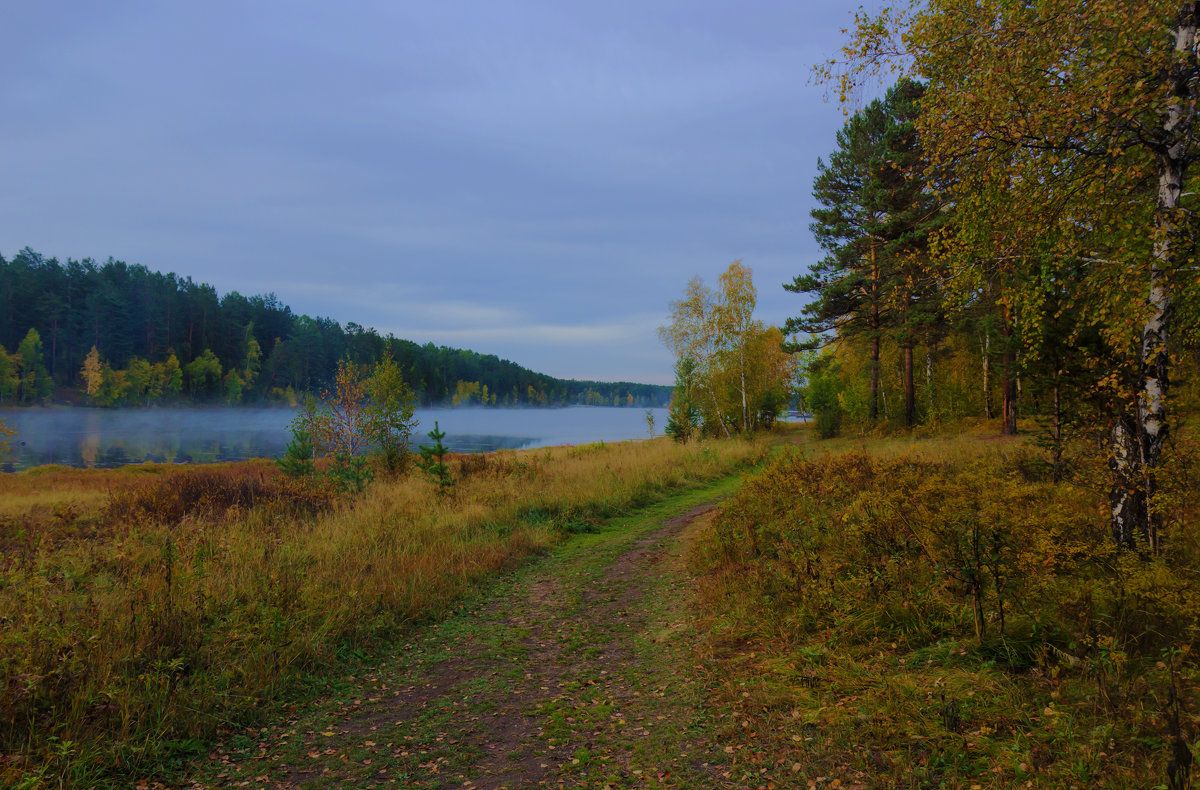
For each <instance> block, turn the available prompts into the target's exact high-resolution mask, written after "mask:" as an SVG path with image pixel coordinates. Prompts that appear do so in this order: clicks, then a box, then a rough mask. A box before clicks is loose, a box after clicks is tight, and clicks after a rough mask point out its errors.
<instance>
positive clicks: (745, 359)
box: [658, 260, 794, 437]
mask: <svg viewBox="0 0 1200 790" xmlns="http://www.w3.org/2000/svg"><path fill="white" fill-rule="evenodd" d="M757 300H758V292H757V290H756V289H755V287H754V280H753V273H752V272H751V270H750V267H749V266H746V265H745V264H743V263H742V262H741V261H740V260H736V261H734V262H733V263H731V264H730V265H729V268H728V269H726V270H725V272H724V273H722V274H721V277H720V281H719V287H718V290H716V291H713V290H712V289H710V288H709V287H708V286H706V285H705V284H704V281H703V280H701V279H700V278H699V277H694V278H692V280H691V281H690V282H689V283H688V285H687V288H686V290H685V292H684V296H683V298H682V299H680V300H678V301H676V302H672V303H671V323H670V324H668V325H666V326H662V327H659V330H658V332H659V337H660V338H661V339H662V341H663V342H664V343H665V344H666V345H667V347H668V348H670V349H671V350H672V351H673V352H674V353H675V357H676V360H677V369H678V370H685V369H686V371H687V375H686V378H685V380H684V382H683V384H682V385H679V384H677V391H676V397H677V398H681V399H686V400H687V401H689V402H690V403H693V404H694V405H695V406H696V407H697V408H698V409H699V412H700V414H701V416H702V417H703V420H704V423H705V427H706V428H707V429H709V430H710V431H712V432H717V431H718V430H719V431H720V433H722V434H724V435H725V436H726V437H729V436H731V435H732V433H733V431H734V430H738V431H749V430H753V429H754V428H756V427H759V426H760V425H763V424H768V423H770V422H771V421H773V419H774V411H777V410H778V409H780V408H782V407H783V406H784V405H785V404H786V401H787V393H788V391H789V389H790V385H791V381H792V377H793V369H794V365H792V363H791V360H790V357H788V356H787V355H786V354H784V353H783V350H782V342H783V335H782V334H781V333H780V332H779V330H778V329H774V328H768V327H766V326H765V325H764V324H763V323H762V322H761V321H756V320H755V319H754V307H755V305H756V303H757ZM680 386H682V387H683V391H680V390H679V387H680ZM778 393H783V394H782V395H779V394H778ZM681 403H682V401H681Z"/></svg>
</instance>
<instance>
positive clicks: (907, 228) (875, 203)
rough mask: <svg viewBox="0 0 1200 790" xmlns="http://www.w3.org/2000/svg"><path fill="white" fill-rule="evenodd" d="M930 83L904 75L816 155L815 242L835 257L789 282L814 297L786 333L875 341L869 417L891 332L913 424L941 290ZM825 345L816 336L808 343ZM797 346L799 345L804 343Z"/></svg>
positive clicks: (875, 409) (873, 415)
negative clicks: (926, 122) (924, 131)
mask: <svg viewBox="0 0 1200 790" xmlns="http://www.w3.org/2000/svg"><path fill="white" fill-rule="evenodd" d="M922 91H923V87H922V86H921V84H920V83H918V82H915V81H912V80H902V81H900V82H899V83H897V84H896V85H895V86H893V87H892V89H891V90H889V91H888V93H887V96H886V97H885V98H884V99H882V100H878V99H877V100H875V101H873V102H871V104H869V105H867V107H865V108H864V109H863V110H862V111H861V112H859V113H857V114H855V115H854V116H853V117H851V118H850V120H849V121H847V122H846V125H845V126H844V127H843V128H842V130H841V131H839V132H838V134H837V143H838V148H837V150H836V151H834V152H833V153H832V154H831V155H830V157H829V162H828V164H826V163H824V162H821V161H818V163H817V168H818V174H817V177H816V179H815V180H814V182H813V196H814V197H815V198H816V199H817V201H818V202H819V203H820V204H821V207H819V208H815V209H813V210H812V217H813V223H812V224H811V225H810V226H809V227H810V228H811V229H812V232H813V235H814V237H816V239H817V242H818V243H819V244H820V245H821V246H822V247H823V248H824V249H826V250H827V251H828V252H829V254H828V255H827V256H826V257H825V258H824V259H823V260H821V261H820V262H819V263H818V264H817V265H816V266H814V267H813V268H812V270H811V271H810V272H809V273H807V274H801V275H799V276H797V277H796V278H795V279H794V280H793V281H792V282H791V283H787V284H785V285H784V286H783V287H784V288H785V289H787V290H789V291H793V292H795V293H808V294H813V295H814V296H815V297H816V298H815V299H814V300H813V302H812V303H810V304H809V305H808V306H806V307H805V308H804V310H803V315H802V316H801V317H797V318H792V319H790V320H789V321H788V322H787V324H786V325H785V327H784V332H785V333H786V334H793V333H798V332H803V333H807V334H810V335H814V336H816V335H821V334H823V333H827V332H830V331H836V332H837V336H838V337H840V338H862V339H864V340H865V341H867V342H868V343H870V348H871V366H870V372H869V376H870V388H869V396H868V410H869V418H870V419H871V420H872V421H874V420H876V419H878V417H879V378H880V363H879V354H880V345H881V342H882V340H883V339H884V338H885V337H887V336H889V335H890V336H892V337H894V338H895V339H896V341H897V343H898V344H899V345H900V347H901V348H902V349H904V385H905V422H906V423H907V424H909V425H912V424H913V423H914V422H915V419H916V417H915V415H916V410H915V409H916V405H915V393H914V385H913V348H914V346H915V345H916V344H917V343H918V342H919V341H920V340H921V339H923V335H924V333H925V332H926V331H927V329H928V327H930V326H931V325H933V324H934V323H935V319H936V317H937V315H938V313H939V311H940V306H939V302H938V298H937V294H938V291H937V289H936V288H935V287H934V286H933V283H931V281H930V280H929V277H928V275H927V272H926V270H925V267H924V265H923V261H922V260H921V258H922V253H923V251H924V247H925V245H926V243H927V240H928V237H929V234H930V233H931V232H932V231H933V230H934V229H935V228H936V227H937V226H938V224H940V222H941V217H942V214H941V211H940V210H939V206H938V204H937V202H936V199H935V198H934V196H933V194H932V192H931V191H930V190H929V189H928V188H927V184H926V180H925V175H924V172H923V167H922V163H923V155H922V152H921V145H920V140H919V139H918V137H917V133H916V127H915V120H916V118H917V102H918V100H919V99H920V96H921V94H922ZM822 342H824V339H823V338H820V337H814V339H813V340H812V341H809V342H808V343H806V344H804V345H803V346H802V347H803V348H813V347H815V346H817V345H819V344H821V343H822ZM800 348H801V347H800V346H793V350H799V349H800Z"/></svg>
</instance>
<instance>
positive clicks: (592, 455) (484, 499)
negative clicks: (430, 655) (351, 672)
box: [0, 439, 766, 787]
mask: <svg viewBox="0 0 1200 790" xmlns="http://www.w3.org/2000/svg"><path fill="white" fill-rule="evenodd" d="M765 447H766V443H765V442H764V441H761V440H760V441H749V440H733V441H727V442H713V443H706V444H703V445H688V446H679V445H676V444H674V443H672V442H670V441H668V440H665V439H659V440H651V441H644V442H628V443H620V444H612V445H604V444H596V445H587V446H583V447H564V448H554V449H540V450H529V451H521V452H504V453H497V454H494V455H491V456H467V457H458V458H456V459H455V460H454V461H453V464H452V468H453V470H454V474H455V476H456V478H457V479H458V482H457V485H456V486H455V488H454V492H453V494H452V495H451V496H449V497H439V495H438V493H437V491H436V490H435V487H434V486H433V485H432V484H431V483H429V482H428V481H426V480H424V479H420V478H416V477H407V478H403V479H399V480H383V481H379V482H376V483H375V484H373V485H372V486H371V487H370V488H369V489H368V490H367V491H366V493H365V494H364V495H362V496H360V497H357V498H355V499H353V500H348V501H345V502H344V503H343V504H342V505H339V506H336V507H335V508H334V509H333V510H332V511H331V512H328V513H326V514H324V515H319V516H316V517H312V518H296V517H295V516H293V515H290V513H292V512H294V511H293V510H289V507H288V505H289V503H290V502H291V500H290V499H288V497H290V496H291V495H290V494H288V493H287V492H286V490H285V489H279V488H271V486H272V485H274V483H272V482H271V480H270V479H268V478H270V477H272V476H273V475H274V474H275V473H274V471H273V470H272V469H271V468H269V467H268V466H264V465H262V464H243V465H226V466H222V467H220V468H219V471H218V472H217V474H216V477H217V478H227V480H226V482H227V483H229V485H234V486H235V485H237V484H239V479H241V481H242V482H244V478H246V477H247V476H250V477H255V478H261V479H260V480H259V484H260V486H261V487H262V490H271V491H282V492H283V493H279V494H277V495H272V497H273V501H269V502H264V503H262V504H261V505H259V504H257V503H256V504H255V505H254V506H253V507H250V508H243V507H240V506H237V505H234V506H233V507H232V508H231V509H220V508H211V509H207V510H204V511H203V512H198V513H195V514H192V515H189V516H185V517H183V518H182V519H174V518H173V519H172V521H173V523H171V524H163V523H159V520H157V519H155V518H146V517H144V514H145V512H146V508H145V507H139V508H129V507H123V506H121V507H118V506H117V504H113V505H112V506H109V503H110V502H112V503H120V502H128V501H130V499H129V497H126V499H122V498H121V492H124V493H125V494H129V492H131V491H132V492H134V493H135V494H136V495H135V496H133V499H136V500H137V501H138V502H141V503H143V504H144V503H145V502H147V501H149V502H153V501H154V497H156V496H163V495H164V492H169V491H170V488H169V487H170V486H171V485H172V480H174V478H173V477H172V475H179V474H189V473H190V472H189V470H179V469H174V468H162V467H158V468H152V467H145V468H133V469H125V470H115V471H109V472H92V471H77V470H65V469H54V470H50V471H34V472H31V473H25V474H19V475H13V476H7V477H4V478H0V486H3V489H2V491H3V495H4V500H5V506H4V508H5V509H4V511H3V512H2V513H0V545H3V546H8V547H9V548H10V550H9V551H8V553H7V556H4V557H3V558H2V559H0V624H2V625H3V629H2V630H0V676H2V677H3V678H4V686H3V687H2V688H0V755H2V756H0V784H4V783H5V782H8V781H12V782H16V781H21V782H25V783H26V785H27V786H29V787H38V786H55V785H58V784H68V785H89V784H90V785H97V784H100V783H103V782H107V781H113V782H117V783H120V782H121V781H124V780H128V778H129V777H132V776H138V775H145V774H147V773H162V772H163V771H164V770H167V768H168V766H169V764H170V760H171V758H172V756H173V755H183V756H186V755H188V754H190V753H193V752H195V751H197V750H199V749H202V748H203V745H204V743H205V742H206V740H207V739H209V738H211V737H212V736H213V735H214V733H215V732H216V730H217V729H218V728H219V727H220V726H222V724H223V723H226V722H238V723H244V722H247V721H251V720H253V719H254V717H255V716H256V715H257V710H258V708H259V706H260V703H261V701H262V700H264V699H267V698H270V697H273V696H278V695H279V694H280V693H281V692H282V691H284V690H286V689H288V688H294V687H295V684H296V682H297V679H298V678H301V677H302V676H304V675H305V674H306V673H319V672H322V671H324V670H327V669H328V668H330V667H331V666H334V665H336V664H337V662H338V661H339V660H341V659H342V658H344V657H345V656H346V655H348V654H354V653H356V652H358V651H361V650H364V649H365V650H369V649H370V648H371V647H372V646H374V645H377V644H380V642H381V640H385V639H387V638H389V637H391V636H394V635H397V634H399V633H402V632H403V631H404V629H406V628H407V627H409V626H410V624H412V623H414V622H416V621H420V620H423V619H427V618H430V617H432V616H436V615H437V614H438V613H439V612H442V611H444V610H445V609H446V608H447V607H448V606H449V605H450V604H451V602H452V601H454V600H455V599H456V598H458V597H459V596H461V595H462V594H463V593H464V592H466V591H467V590H469V589H470V588H471V587H472V586H473V585H476V584H478V583H479V582H480V581H481V580H482V579H484V578H485V577H487V576H489V575H491V574H495V573H496V572H498V571H501V570H503V569H505V568H509V567H512V566H513V565H515V564H516V563H518V562H520V561H521V560H522V559H524V558H526V557H528V556H529V555H530V554H532V553H536V552H539V551H544V550H546V549H547V548H549V547H550V546H552V545H553V544H555V543H556V542H558V541H560V540H562V539H563V537H564V536H566V535H568V534H569V533H571V532H573V531H580V530H586V529H589V528H591V526H592V525H593V524H595V523H596V522H597V521H598V520H600V519H603V518H605V517H608V516H611V515H615V514H619V513H623V512H626V511H628V510H630V509H633V508H636V507H638V506H641V505H645V504H648V503H650V502H653V501H655V500H658V499H661V498H662V497H664V496H665V495H667V494H668V493H670V492H671V491H673V490H678V489H682V488H686V487H690V486H696V485H700V484H703V483H705V482H707V481H710V480H714V479H716V478H720V477H723V476H726V475H728V474H730V473H731V472H733V471H734V470H735V469H737V468H738V467H740V466H743V465H745V464H748V463H751V462H754V461H756V460H758V459H760V458H761V457H763V455H764V453H765V452H766V451H765ZM160 480H161V481H164V482H165V483H166V485H167V486H168V487H166V488H163V487H159V488H154V484H155V483H157V482H158V481H160ZM176 482H177V483H178V482H179V481H176ZM217 482H218V483H220V480H217ZM218 488H219V486H218ZM114 493H115V494H117V496H110V495H111V494H114ZM10 497H11V498H10ZM274 499H278V500H279V501H274ZM285 500H286V501H285ZM123 514H133V515H135V516H136V514H143V515H142V516H138V517H136V518H134V520H129V521H126V520H122V516H123Z"/></svg>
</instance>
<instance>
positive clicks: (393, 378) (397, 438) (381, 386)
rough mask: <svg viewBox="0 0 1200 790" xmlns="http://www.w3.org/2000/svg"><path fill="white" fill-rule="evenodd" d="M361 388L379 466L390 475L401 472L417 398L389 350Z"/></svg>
mask: <svg viewBox="0 0 1200 790" xmlns="http://www.w3.org/2000/svg"><path fill="white" fill-rule="evenodd" d="M365 389H366V394H367V399H368V405H367V431H368V433H369V435H370V438H371V441H372V443H373V444H374V446H375V449H376V450H377V451H378V453H379V457H380V461H381V462H382V465H383V468H384V469H385V470H386V471H387V472H388V473H389V474H392V475H398V474H402V473H403V472H404V471H405V469H406V468H407V467H408V462H409V456H410V455H411V450H410V445H411V444H412V434H413V429H414V428H415V427H416V425H417V418H416V416H415V415H414V410H415V409H416V405H417V398H416V396H415V395H414V394H413V391H412V388H411V387H409V386H408V382H406V381H405V380H404V375H403V373H402V371H401V370H400V366H399V365H397V364H396V361H395V360H394V359H392V355H391V353H390V352H384V356H383V359H381V360H380V361H379V362H378V363H377V364H376V365H375V370H374V371H373V372H372V373H371V376H370V378H368V379H367V381H366V385H365Z"/></svg>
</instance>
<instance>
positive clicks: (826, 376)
mask: <svg viewBox="0 0 1200 790" xmlns="http://www.w3.org/2000/svg"><path fill="white" fill-rule="evenodd" d="M804 399H805V402H806V403H807V404H808V407H809V408H810V409H812V412H813V416H814V417H815V418H816V423H817V432H818V433H820V434H821V438H823V439H832V438H833V437H834V436H837V435H838V434H839V433H840V432H841V430H842V416H843V408H842V397H841V383H840V382H839V380H838V363H837V360H835V359H833V358H826V359H824V360H822V361H821V364H813V365H812V366H811V367H810V368H809V374H808V387H807V389H806V391H805V397H804Z"/></svg>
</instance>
